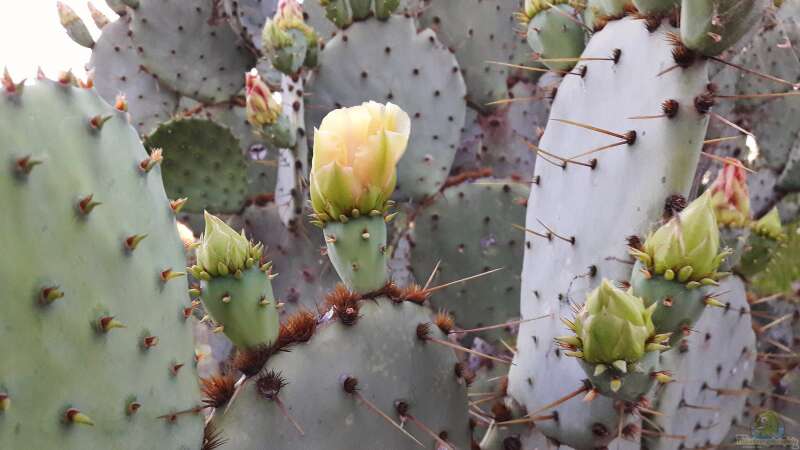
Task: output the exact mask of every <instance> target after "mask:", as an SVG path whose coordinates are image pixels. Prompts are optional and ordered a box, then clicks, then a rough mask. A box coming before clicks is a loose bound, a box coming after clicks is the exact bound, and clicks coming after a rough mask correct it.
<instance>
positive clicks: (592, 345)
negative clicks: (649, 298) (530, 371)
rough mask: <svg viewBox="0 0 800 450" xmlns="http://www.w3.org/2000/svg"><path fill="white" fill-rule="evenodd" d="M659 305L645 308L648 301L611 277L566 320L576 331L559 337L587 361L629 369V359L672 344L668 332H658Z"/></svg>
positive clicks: (568, 350) (631, 361)
mask: <svg viewBox="0 0 800 450" xmlns="http://www.w3.org/2000/svg"><path fill="white" fill-rule="evenodd" d="M654 309H655V305H651V306H650V307H649V308H645V306H644V301H643V300H642V299H641V298H639V297H636V296H635V295H633V294H631V293H630V292H626V291H623V290H621V289H619V288H617V287H615V286H614V285H612V284H611V283H610V282H609V281H608V280H603V282H602V283H601V284H600V286H598V287H597V288H596V289H595V290H594V291H592V292H591V293H590V294H589V295H588V296H587V298H586V302H585V303H584V304H583V307H582V308H581V310H580V311H579V312H578V314H576V316H575V320H574V321H570V320H567V319H564V323H565V324H566V325H567V327H568V328H569V329H571V330H572V331H573V332H574V333H575V335H574V336H573V335H571V336H561V337H558V338H556V341H557V342H558V343H559V344H560V345H561V346H562V348H564V349H565V350H567V354H568V355H569V356H575V357H579V358H581V359H583V360H584V361H586V362H589V363H593V364H598V365H600V366H602V367H601V368H600V369H598V370H599V371H601V372H602V371H603V370H605V367H606V366H608V365H611V366H614V367H617V368H618V369H619V370H620V371H622V372H625V367H626V365H627V364H628V363H634V362H636V361H638V360H640V359H641V358H642V356H643V355H644V354H645V353H646V352H651V351H660V350H665V349H667V348H668V346H667V345H664V344H665V343H666V342H667V341H668V340H669V335H668V334H662V335H656V334H655V326H654V325H653V319H652V315H653V311H654Z"/></svg>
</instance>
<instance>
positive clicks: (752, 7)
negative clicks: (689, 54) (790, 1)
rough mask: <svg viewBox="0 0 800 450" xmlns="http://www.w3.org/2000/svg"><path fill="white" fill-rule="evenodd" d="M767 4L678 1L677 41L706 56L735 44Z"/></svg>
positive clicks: (758, 1) (727, 0) (763, 0)
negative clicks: (678, 32) (679, 38)
mask: <svg viewBox="0 0 800 450" xmlns="http://www.w3.org/2000/svg"><path fill="white" fill-rule="evenodd" d="M769 3H771V2H770V1H769V0H682V2H681V21H680V22H681V40H682V41H683V43H684V45H686V46H687V47H689V48H690V49H692V50H696V51H698V52H700V53H702V54H704V55H706V56H716V55H719V54H720V53H722V52H723V51H725V50H726V49H727V48H728V47H731V46H732V45H733V44H735V43H736V41H738V40H739V39H740V38H741V37H742V36H744V34H745V33H747V32H748V31H749V30H750V28H752V27H753V26H754V25H755V24H756V23H757V22H758V20H759V18H760V17H761V14H762V13H764V11H765V9H766V8H767V5H769Z"/></svg>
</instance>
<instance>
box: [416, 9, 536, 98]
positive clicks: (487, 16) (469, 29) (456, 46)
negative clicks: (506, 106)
mask: <svg viewBox="0 0 800 450" xmlns="http://www.w3.org/2000/svg"><path fill="white" fill-rule="evenodd" d="M517 9H519V2H515V1H505V0H468V1H466V0H423V1H422V2H421V5H420V11H421V14H420V17H419V20H420V25H421V26H423V27H429V28H431V29H433V30H434V31H436V34H437V35H438V37H439V39H441V41H442V42H443V43H444V44H445V45H447V46H448V47H450V48H451V49H452V50H453V51H454V52H455V55H456V59H458V64H459V65H460V66H461V70H462V72H463V74H464V80H465V81H466V83H467V95H468V100H469V102H470V103H471V104H472V106H473V107H475V108H478V109H481V110H486V109H489V108H490V107H487V106H486V104H487V103H489V102H491V101H494V100H498V99H503V98H506V97H508V93H507V88H506V80H507V78H508V76H509V74H510V72H511V69H509V68H508V67H504V66H502V65H497V64H492V63H490V62H489V61H499V62H505V63H509V62H511V63H521V62H522V61H524V60H527V59H529V58H527V55H528V53H529V51H530V49H529V48H528V46H527V45H526V44H525V43H524V39H521V38H520V37H519V36H517V34H516V28H517V26H518V25H517V23H516V19H515V18H514V13H515V12H517Z"/></svg>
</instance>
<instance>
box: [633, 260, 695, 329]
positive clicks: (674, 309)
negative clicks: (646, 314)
mask: <svg viewBox="0 0 800 450" xmlns="http://www.w3.org/2000/svg"><path fill="white" fill-rule="evenodd" d="M642 269H643V266H642V263H641V262H637V263H636V265H635V266H633V272H631V287H632V288H633V294H634V295H636V296H637V297H641V298H642V299H643V300H644V303H645V306H650V305H652V304H653V303H657V304H658V306H656V310H655V312H654V313H653V325H655V326H656V333H658V334H661V333H672V336H671V337H670V345H674V344H675V343H676V342H678V341H679V340H680V339H681V338H682V337H683V335H682V329H683V328H685V327H691V326H692V325H693V324H694V323H695V322H697V320H698V319H699V318H700V315H701V314H703V311H705V309H706V304H705V303H704V302H703V297H704V296H705V295H707V294H709V291H708V290H707V289H706V288H694V289H689V288H687V287H686V284H685V283H679V282H678V281H677V280H672V281H670V280H667V279H665V278H664V277H662V276H660V275H652V278H647V277H646V276H645V275H644V274H643V272H642Z"/></svg>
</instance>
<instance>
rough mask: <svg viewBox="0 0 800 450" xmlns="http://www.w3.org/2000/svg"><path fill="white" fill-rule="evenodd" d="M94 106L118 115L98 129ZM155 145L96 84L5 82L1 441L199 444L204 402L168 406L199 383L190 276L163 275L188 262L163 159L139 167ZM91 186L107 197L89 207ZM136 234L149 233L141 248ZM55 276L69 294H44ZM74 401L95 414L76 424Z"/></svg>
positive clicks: (0, 100) (191, 398)
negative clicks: (143, 139) (13, 87)
mask: <svg viewBox="0 0 800 450" xmlns="http://www.w3.org/2000/svg"><path fill="white" fill-rule="evenodd" d="M95 116H102V117H105V116H108V117H110V118H109V120H107V121H106V122H105V123H104V125H103V126H102V129H92V128H91V127H90V126H89V120H90V118H92V117H95ZM27 156H30V159H29V160H28V162H27V163H20V161H21V160H20V158H25V157H27ZM146 158H147V153H146V152H145V150H144V148H143V147H142V145H141V144H140V142H139V137H138V135H137V134H136V131H135V130H134V129H133V128H132V127H131V126H130V125H129V124H128V122H127V120H126V118H125V116H124V114H122V113H120V112H117V111H115V110H114V109H113V108H111V107H110V106H109V105H108V104H107V103H105V102H104V101H103V100H101V99H100V98H99V97H98V96H97V95H96V94H95V93H94V92H93V91H90V90H83V89H77V88H72V87H65V86H61V85H58V84H56V83H51V82H48V81H41V82H39V83H37V84H35V85H29V86H26V87H25V90H24V92H22V93H19V94H15V95H8V94H6V93H5V92H3V93H2V94H0V159H1V160H2V161H3V163H2V166H0V167H2V169H0V172H1V173H2V174H0V193H1V194H0V198H2V200H0V204H2V208H3V210H4V211H7V212H9V214H12V216H13V219H12V220H4V221H2V225H0V230H1V231H2V232H0V248H2V249H3V251H4V255H5V257H4V258H3V260H2V262H0V285H2V286H3V287H2V292H3V294H2V296H3V301H2V302H0V316H2V317H3V324H2V326H0V354H2V355H3V363H2V364H0V385H1V386H2V387H3V391H4V392H6V393H7V394H8V396H9V399H10V407H9V408H8V409H6V410H4V411H0V447H2V448H4V449H55V448H59V449H86V450H100V449H103V450H106V449H113V450H131V449H138V450H145V449H153V448H164V449H197V448H199V446H200V445H201V440H202V434H203V433H202V428H203V419H202V415H201V414H194V413H186V414H181V415H178V416H175V417H174V419H175V420H171V419H170V417H172V416H171V415H172V414H175V413H177V412H180V411H186V410H191V409H193V408H195V407H197V406H198V405H199V404H200V392H199V389H198V387H197V381H196V378H195V377H196V373H195V369H194V367H193V362H194V348H193V343H192V322H191V320H186V319H185V318H184V312H183V310H184V308H186V307H188V306H189V297H188V295H187V294H186V289H187V284H186V279H185V278H175V279H171V280H170V281H166V282H165V281H162V278H161V274H162V271H164V270H166V269H168V268H171V269H172V270H173V271H175V272H182V271H183V270H184V269H183V267H184V265H185V258H184V251H183V246H182V244H181V242H180V240H179V239H178V234H177V232H176V229H175V218H174V214H173V213H172V211H171V210H170V207H169V202H168V199H167V197H166V195H165V193H164V188H163V186H162V184H161V177H160V173H159V170H158V168H154V169H153V170H151V171H150V172H148V173H144V172H142V171H141V170H139V168H138V165H139V162H140V161H142V160H144V159H146ZM37 160H38V161H42V163H41V164H38V165H33V162H35V161H37ZM25 167H28V168H30V172H29V173H27V174H25V170H24V168H25ZM89 194H94V196H93V197H92V200H93V201H97V202H100V204H98V205H96V207H95V208H93V209H91V212H88V214H85V213H82V212H80V211H81V210H80V208H79V202H80V201H81V199H84V198H85V196H87V195H89ZM84 204H86V203H84ZM12 216H9V217H12ZM133 235H147V238H145V239H144V240H141V241H139V242H138V245H135V248H134V249H131V248H130V247H126V242H128V241H129V238H130V237H131V236H133ZM126 248H127V249H126ZM54 287H57V288H58V291H60V292H61V293H63V297H60V298H58V296H59V295H58V292H55V291H49V292H50V294H51V295H50V296H49V297H50V298H51V299H52V302H51V303H49V304H42V303H41V300H43V295H42V294H43V291H42V289H45V288H54ZM45 297H46V296H45ZM112 316H113V320H115V321H117V322H116V323H113V322H112V321H111V320H110V319H106V321H105V322H104V321H103V320H102V319H103V318H104V317H112ZM103 323H106V324H107V325H108V326H109V328H108V329H105V332H104V331H103V330H104V328H103V325H102V324H103ZM120 323H121V324H124V325H125V328H110V327H111V326H113V325H119V324H120ZM147 337H151V339H145V338H147ZM146 341H147V342H149V343H150V344H151V345H149V346H148V345H146ZM176 364H182V365H183V366H182V367H178V368H177V369H175V367H176ZM131 403H138V404H139V405H140V408H139V409H138V410H136V411H135V412H132V413H130V414H129V412H128V411H129V409H130V408H131ZM68 408H76V409H78V410H80V412H81V413H82V414H84V415H85V416H88V417H89V418H90V419H91V420H92V421H93V422H94V426H87V425H83V424H80V423H69V422H68V421H67V420H65V413H66V411H67V409H68ZM164 415H165V416H166V417H165V418H159V417H160V416H164Z"/></svg>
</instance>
